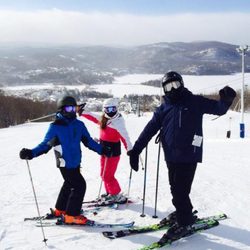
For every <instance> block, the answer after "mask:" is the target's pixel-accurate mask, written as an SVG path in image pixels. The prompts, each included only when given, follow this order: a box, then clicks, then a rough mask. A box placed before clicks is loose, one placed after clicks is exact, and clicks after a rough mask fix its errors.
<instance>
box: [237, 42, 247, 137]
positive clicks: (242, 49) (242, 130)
mask: <svg viewBox="0 0 250 250" xmlns="http://www.w3.org/2000/svg"><path fill="white" fill-rule="evenodd" d="M236 50H237V51H238V52H239V53H240V54H241V56H242V86H241V123H240V137H241V138H244V137H245V124H244V88H245V83H244V82H245V78H244V74H245V55H246V52H247V51H248V45H243V46H240V47H238V48H236Z"/></svg>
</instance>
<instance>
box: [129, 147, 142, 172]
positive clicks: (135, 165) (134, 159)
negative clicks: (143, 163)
mask: <svg viewBox="0 0 250 250" xmlns="http://www.w3.org/2000/svg"><path fill="white" fill-rule="evenodd" d="M127 155H128V156H129V163H130V166H131V168H132V169H133V170H135V171H136V172H137V171H138V169H139V154H138V153H137V152H136V151H135V150H133V149H132V150H130V151H128V152H127Z"/></svg>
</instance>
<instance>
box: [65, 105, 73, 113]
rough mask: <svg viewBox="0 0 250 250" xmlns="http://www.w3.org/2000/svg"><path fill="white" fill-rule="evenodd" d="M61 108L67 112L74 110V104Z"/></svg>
mask: <svg viewBox="0 0 250 250" xmlns="http://www.w3.org/2000/svg"><path fill="white" fill-rule="evenodd" d="M63 110H64V111H65V112H67V113H70V112H76V106H64V107H63Z"/></svg>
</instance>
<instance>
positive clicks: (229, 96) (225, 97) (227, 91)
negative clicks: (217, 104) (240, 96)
mask: <svg viewBox="0 0 250 250" xmlns="http://www.w3.org/2000/svg"><path fill="white" fill-rule="evenodd" d="M219 95H220V99H221V100H222V101H223V102H226V103H230V104H231V103H232V102H233V100H234V98H235V97H236V92H235V91H234V89H232V88H230V87H229V86H225V87H224V88H223V89H221V90H220V91H219Z"/></svg>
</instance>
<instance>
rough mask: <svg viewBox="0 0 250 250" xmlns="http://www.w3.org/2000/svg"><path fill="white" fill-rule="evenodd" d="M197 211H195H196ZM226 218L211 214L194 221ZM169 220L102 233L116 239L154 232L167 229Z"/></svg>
mask: <svg viewBox="0 0 250 250" xmlns="http://www.w3.org/2000/svg"><path fill="white" fill-rule="evenodd" d="M196 212H197V211H196ZM226 218H227V215H226V214H224V213H221V214H218V215H212V216H208V217H203V218H200V219H198V220H197V222H196V223H199V222H202V221H204V220H217V221H219V220H224V219H226ZM170 224H171V222H170V221H169V220H167V219H166V218H164V219H162V220H161V221H160V222H159V223H157V224H153V225H148V226H143V227H133V228H130V229H124V230H118V231H104V232H102V234H103V235H104V236H105V237H106V238H109V239H116V238H121V237H126V236H130V235H135V234H141V233H147V232H154V231H158V230H163V229H165V230H167V229H168V228H169V227H170Z"/></svg>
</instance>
